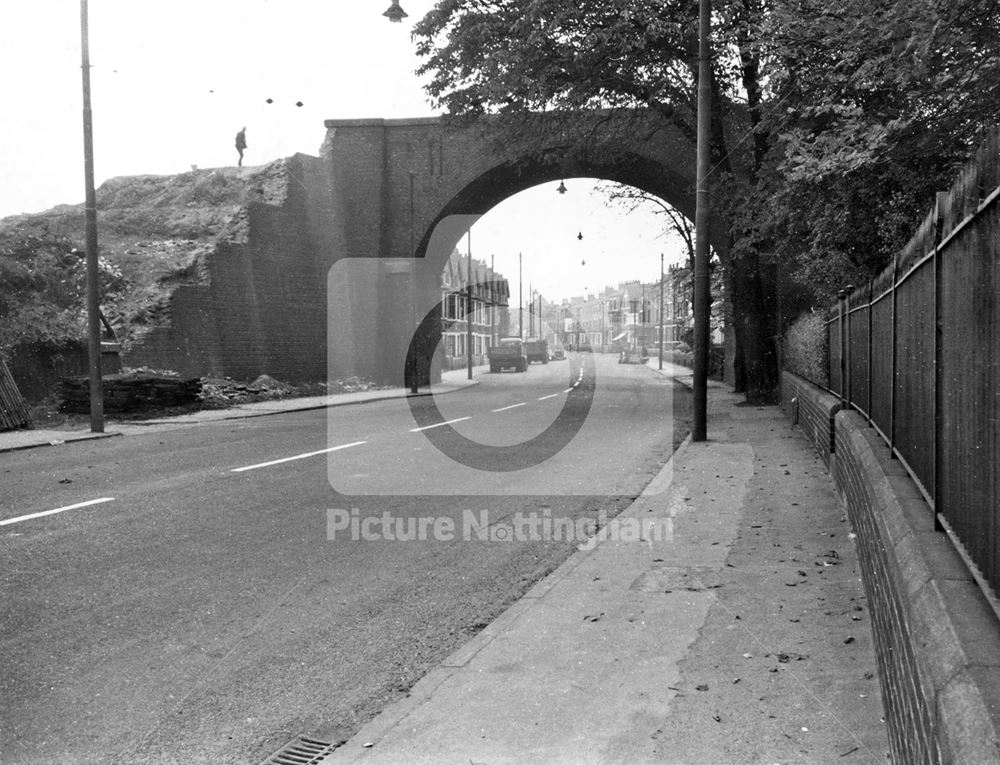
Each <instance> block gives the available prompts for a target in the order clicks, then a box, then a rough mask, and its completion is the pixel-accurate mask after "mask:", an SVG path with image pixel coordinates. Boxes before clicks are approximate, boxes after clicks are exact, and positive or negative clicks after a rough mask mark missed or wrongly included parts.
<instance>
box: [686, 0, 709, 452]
mask: <svg viewBox="0 0 1000 765" xmlns="http://www.w3.org/2000/svg"><path fill="white" fill-rule="evenodd" d="M711 31H712V9H711V0H699V2H698V170H697V179H696V187H695V214H694V228H695V251H694V391H693V394H694V395H693V399H694V418H693V419H694V421H693V424H692V428H691V440H692V441H705V440H707V439H708V423H707V419H708V322H709V312H710V310H711V306H710V304H709V299H708V227H709V196H708V173H709V140H710V133H709V125H710V122H709V121H710V119H711V117H710V108H711V103H712V89H711V78H712V51H711V48H710V43H709V35H710V34H711Z"/></svg>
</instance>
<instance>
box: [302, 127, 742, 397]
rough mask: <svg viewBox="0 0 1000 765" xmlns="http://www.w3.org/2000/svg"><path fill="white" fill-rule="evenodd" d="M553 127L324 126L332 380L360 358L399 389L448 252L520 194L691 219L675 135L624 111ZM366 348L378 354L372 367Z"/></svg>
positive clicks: (690, 189) (689, 185)
mask: <svg viewBox="0 0 1000 765" xmlns="http://www.w3.org/2000/svg"><path fill="white" fill-rule="evenodd" d="M555 119H556V118H540V119H536V123H541V124H535V125H534V126H533V128H529V129H522V130H520V131H517V132H513V133H512V132H511V131H509V130H504V128H503V127H502V126H501V125H500V124H499V123H498V122H496V121H486V120H482V121H477V122H471V123H465V124H460V123H455V122H449V121H446V120H445V119H443V118H427V119H408V120H382V119H359V120H328V121H327V122H326V123H325V124H326V129H327V133H326V140H325V141H324V144H323V147H322V151H321V155H322V156H321V160H322V162H323V163H325V165H326V170H327V171H328V173H329V175H328V178H329V188H328V191H329V195H330V196H329V201H330V204H331V207H332V209H331V211H330V212H331V216H330V223H331V224H332V228H331V230H330V231H328V232H327V234H328V235H329V236H331V237H332V239H333V241H331V242H330V246H331V247H332V249H333V250H334V251H335V253H336V254H335V257H334V260H335V261H336V262H335V263H334V265H333V267H332V268H331V269H330V273H329V279H328V296H329V333H330V336H329V346H328V347H329V352H330V361H331V371H333V370H334V367H335V366H336V364H337V359H342V358H357V359H362V365H361V367H359V369H361V370H363V371H364V372H366V373H369V374H373V375H375V376H377V377H379V378H380V379H393V380H396V381H398V379H399V377H398V376H399V374H401V373H402V369H403V358H404V357H405V351H406V348H407V346H408V344H409V342H410V339H411V337H412V336H413V334H414V331H415V329H416V327H417V326H418V325H420V324H421V322H422V320H423V319H424V318H425V317H427V321H426V322H424V325H423V331H424V333H426V334H428V335H430V336H431V338H430V339H432V340H433V339H434V338H433V334H434V327H435V326H438V325H437V323H436V322H435V321H434V319H435V317H436V314H435V305H436V301H437V299H438V297H439V295H438V287H437V285H438V279H439V275H440V273H441V270H442V268H443V267H444V264H445V263H446V262H447V260H448V257H449V256H450V255H451V253H452V251H453V248H454V247H455V245H456V244H457V243H458V242H459V241H460V239H461V238H462V236H463V235H464V234H465V232H466V231H467V230H468V229H469V227H471V225H472V224H473V223H475V221H476V220H477V219H478V218H479V217H480V216H482V215H483V214H485V213H487V212H488V211H489V210H490V209H491V208H492V207H493V206H495V205H496V204H498V203H499V202H501V201H503V200H504V199H506V198H508V197H510V196H512V195H514V194H517V193H518V192H520V191H523V190H525V189H527V188H530V187H532V186H535V185H538V184H540V183H545V182H548V181H557V180H559V179H562V178H570V177H574V176H584V177H597V178H602V179H606V180H612V181H618V182H621V183H625V184H628V185H631V186H635V187H637V188H639V189H642V190H643V191H645V192H647V193H650V194H653V195H655V196H657V197H659V198H661V199H663V200H664V201H666V202H667V203H669V204H671V205H672V206H674V207H675V208H677V209H678V210H679V211H680V212H682V213H683V214H685V215H686V216H688V217H689V218H692V219H693V217H694V199H695V195H694V191H695V188H694V179H695V147H694V144H693V143H692V142H691V141H690V140H688V139H687V138H686V137H685V136H683V135H681V133H680V132H679V131H677V130H676V129H671V128H664V127H663V125H662V124H660V125H658V126H657V127H655V128H653V127H650V124H649V121H648V118H643V117H642V116H641V115H639V114H638V113H632V112H624V113H620V114H615V113H609V114H598V113H594V114H591V115H589V116H587V117H586V118H584V119H582V120H581V119H579V118H577V119H575V120H574V122H573V123H572V134H569V133H567V132H566V131H565V130H562V129H560V128H559V127H558V126H557V125H555V124H554V123H555ZM546 120H549V122H550V124H545V123H546ZM722 245H723V243H722V242H721V241H720V242H719V243H718V245H717V248H718V249H722ZM628 276H629V275H626V274H623V278H628ZM366 314H367V315H366ZM366 348H374V349H377V352H376V353H375V354H374V356H373V358H372V359H371V360H370V361H369V362H366V361H364V358H365V349H366ZM370 364H374V366H370Z"/></svg>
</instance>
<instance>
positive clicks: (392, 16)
mask: <svg viewBox="0 0 1000 765" xmlns="http://www.w3.org/2000/svg"><path fill="white" fill-rule="evenodd" d="M382 15H383V16H385V17H386V18H387V19H389V21H391V22H393V23H394V24H398V23H399V22H401V21H402V20H403V19H405V18H406V17H407V16H409V15H410V14H408V13H407V12H406V11H404V10H403V9H402V8H400V7H399V0H392V5H390V6H389V8H388V10H386V11H385V13H383V14H382Z"/></svg>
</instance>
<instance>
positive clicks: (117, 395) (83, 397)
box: [58, 373, 201, 412]
mask: <svg viewBox="0 0 1000 765" xmlns="http://www.w3.org/2000/svg"><path fill="white" fill-rule="evenodd" d="M200 393H201V380H200V379H198V378H195V379H193V380H182V379H181V378H180V377H175V376H168V375H157V374H149V373H139V374H120V375H106V376H105V377H104V411H106V412H140V411H147V410H150V409H162V408H167V407H178V406H189V405H191V404H197V403H198V401H199V398H198V396H199V394H200ZM58 395H59V399H60V402H59V409H60V411H63V412H88V411H90V380H89V378H87V377H64V378H63V379H62V381H61V382H60V383H59V390H58Z"/></svg>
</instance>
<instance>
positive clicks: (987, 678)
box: [782, 373, 1000, 765]
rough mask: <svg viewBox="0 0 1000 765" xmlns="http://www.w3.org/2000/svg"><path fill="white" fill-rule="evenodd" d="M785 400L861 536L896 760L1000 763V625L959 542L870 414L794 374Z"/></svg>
mask: <svg viewBox="0 0 1000 765" xmlns="http://www.w3.org/2000/svg"><path fill="white" fill-rule="evenodd" d="M793 399H795V401H794V403H793V401H792V400H793ZM834 404H835V405H836V409H832V408H831V407H833V406H834ZM782 407H783V408H784V409H785V411H786V412H788V413H789V415H790V416H791V417H794V416H795V413H796V412H797V415H798V422H799V425H801V426H802V427H803V429H805V430H806V431H807V433H809V436H810V438H811V440H812V441H813V443H814V445H816V446H817V450H818V451H819V453H820V455H821V456H822V457H823V458H824V460H826V461H827V464H828V465H829V466H830V468H831V473H832V475H833V477H834V480H835V481H836V484H837V487H838V489H839V491H840V493H841V496H842V498H843V500H844V504H845V505H846V507H847V511H848V515H849V517H850V521H851V524H852V526H853V528H854V532H855V534H856V538H855V541H856V543H857V546H858V553H859V559H860V562H861V568H862V574H863V578H864V585H865V591H866V594H867V596H868V600H869V603H870V607H871V611H872V630H873V636H874V642H875V647H876V655H877V659H878V664H879V675H880V680H881V685H882V697H883V703H884V705H885V710H886V721H887V724H888V729H889V741H890V749H891V752H892V758H893V761H894V762H896V763H900V765H903V764H904V763H905V765H911V763H912V764H916V763H955V764H956V765H965V764H966V763H969V764H973V763H975V764H978V763H996V762H1000V623H998V620H997V617H996V615H995V613H994V611H993V610H992V609H991V607H990V605H989V603H988V602H987V600H986V597H985V596H984V595H983V593H982V590H981V589H980V588H979V586H978V585H977V583H976V582H975V580H974V579H973V577H972V575H971V574H970V570H969V568H968V567H967V566H966V565H965V563H964V561H963V560H962V558H961V557H960V555H959V553H958V552H957V550H956V547H955V545H953V544H952V542H951V540H950V539H949V538H948V536H947V535H946V534H945V533H944V532H943V531H940V530H937V529H936V528H935V522H934V514H933V512H932V511H931V508H930V506H929V505H928V504H927V502H926V501H925V499H924V497H923V495H922V494H921V492H920V491H919V490H918V488H917V486H916V484H915V483H914V482H913V480H912V479H911V478H910V477H909V475H908V474H907V472H906V471H905V470H904V469H903V467H902V466H901V465H900V463H899V461H898V460H893V459H891V458H890V454H889V450H888V448H887V446H886V444H885V442H884V441H883V440H882V439H881V437H880V436H879V435H878V434H877V433H876V431H875V430H874V429H873V428H871V427H869V426H868V423H867V421H866V420H865V418H864V417H862V416H861V415H859V414H858V413H857V412H854V411H850V410H844V411H837V409H839V402H838V401H837V400H836V399H835V398H834V397H832V396H830V395H829V394H828V393H826V392H825V391H823V390H822V389H820V388H818V387H816V386H814V385H812V384H810V383H808V382H806V381H805V380H802V379H801V378H799V377H796V376H795V375H791V374H789V373H784V374H783V379H782ZM831 411H832V412H833V422H832V428H833V429H832V441H831V440H830V438H829V433H830V431H829V428H828V426H826V423H827V422H828V421H829V414H830V413H831ZM824 428H827V429H826V431H825V432H824ZM810 429H811V430H810Z"/></svg>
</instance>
